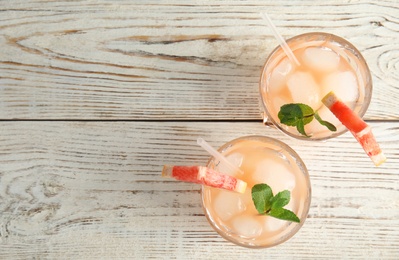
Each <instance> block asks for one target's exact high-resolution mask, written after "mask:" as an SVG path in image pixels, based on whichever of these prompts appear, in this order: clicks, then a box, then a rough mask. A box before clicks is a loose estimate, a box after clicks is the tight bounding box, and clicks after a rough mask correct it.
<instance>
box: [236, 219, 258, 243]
mask: <svg viewBox="0 0 399 260" xmlns="http://www.w3.org/2000/svg"><path fill="white" fill-rule="evenodd" d="M233 229H234V232H235V233H237V234H240V236H243V237H247V238H252V237H257V236H259V235H260V234H262V225H261V223H260V221H259V220H258V219H256V218H254V217H253V216H249V215H240V216H237V217H235V218H234V219H233Z"/></svg>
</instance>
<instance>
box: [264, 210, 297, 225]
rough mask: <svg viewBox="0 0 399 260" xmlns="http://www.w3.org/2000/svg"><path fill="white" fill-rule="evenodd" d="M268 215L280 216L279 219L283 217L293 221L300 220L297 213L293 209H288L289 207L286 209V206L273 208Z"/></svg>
mask: <svg viewBox="0 0 399 260" xmlns="http://www.w3.org/2000/svg"><path fill="white" fill-rule="evenodd" d="M267 215H269V216H272V217H275V218H278V219H282V220H287V221H292V222H297V223H299V222H300V220H299V218H298V217H297V216H296V215H295V213H294V212H292V211H291V210H288V209H284V208H277V209H271V210H270V211H269V213H268V214H267Z"/></svg>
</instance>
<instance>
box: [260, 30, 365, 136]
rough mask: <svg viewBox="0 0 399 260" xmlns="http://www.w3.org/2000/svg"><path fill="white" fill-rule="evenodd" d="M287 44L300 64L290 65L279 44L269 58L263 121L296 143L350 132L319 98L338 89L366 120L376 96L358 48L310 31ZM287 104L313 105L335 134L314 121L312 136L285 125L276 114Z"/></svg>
mask: <svg viewBox="0 0 399 260" xmlns="http://www.w3.org/2000/svg"><path fill="white" fill-rule="evenodd" d="M286 42H287V44H288V46H289V48H290V49H291V50H292V51H293V53H294V55H295V57H296V58H297V59H298V61H299V64H300V65H297V64H295V63H294V62H292V61H290V59H288V57H287V55H286V53H285V52H284V51H283V49H282V48H281V47H280V46H279V47H277V48H276V49H274V50H273V51H272V53H271V54H270V55H269V57H268V58H267V60H266V63H265V65H264V67H263V70H262V74H261V78H260V84H259V90H260V97H261V103H262V107H263V109H264V113H263V117H264V122H265V123H268V124H273V125H275V126H276V127H277V128H278V129H280V130H281V131H282V132H284V133H285V134H287V135H289V136H291V137H294V138H298V139H306V140H325V139H329V138H333V137H336V136H339V135H341V134H343V133H344V132H346V131H347V129H346V128H345V127H344V126H343V125H342V123H341V122H339V120H338V119H337V118H336V117H335V116H334V115H333V114H332V113H331V112H330V111H329V109H328V108H327V107H325V106H324V105H323V104H322V102H321V100H322V98H323V97H324V96H325V95H326V94H327V93H329V92H330V91H334V93H335V94H336V95H337V96H338V97H339V98H340V99H341V100H343V101H344V102H345V103H346V104H347V105H348V106H350V107H351V108H352V109H353V110H354V111H355V112H356V113H357V114H358V115H359V116H360V117H362V116H363V115H364V114H365V113H366V110H367V108H368V106H369V104H370V100H371V94H372V80H371V75H370V70H369V68H368V66H367V63H366V61H365V59H364V58H363V56H362V55H361V53H360V52H359V51H358V50H357V49H356V47H355V46H353V45H352V44H351V43H349V42H348V41H347V40H345V39H343V38H341V37H339V36H336V35H333V34H328V33H322V32H314V33H306V34H301V35H297V36H295V37H293V38H291V39H288V40H287V41H286ZM289 103H303V104H306V105H309V106H311V107H312V108H313V110H314V111H317V113H318V114H319V115H320V117H321V118H322V119H323V120H326V121H329V122H330V123H332V124H334V125H335V126H336V128H337V131H336V132H331V131H330V130H328V129H327V128H326V127H325V126H323V125H321V124H319V123H318V121H317V120H315V119H314V120H313V121H312V122H311V123H309V124H307V125H306V126H305V132H306V133H307V134H308V135H309V136H310V138H309V137H306V136H304V135H301V134H300V133H299V132H298V131H297V129H296V128H295V127H293V126H287V125H284V124H281V123H280V120H279V118H278V113H279V111H280V108H281V106H282V105H284V104H289Z"/></svg>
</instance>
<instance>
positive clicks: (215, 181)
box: [162, 165, 247, 193]
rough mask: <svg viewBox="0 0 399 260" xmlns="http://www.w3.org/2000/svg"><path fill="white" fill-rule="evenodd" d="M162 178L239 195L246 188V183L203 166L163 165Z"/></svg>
mask: <svg viewBox="0 0 399 260" xmlns="http://www.w3.org/2000/svg"><path fill="white" fill-rule="evenodd" d="M162 176H163V177H170V178H174V179H176V180H179V181H184V182H193V183H199V184H204V185H207V186H211V187H215V188H221V189H226V190H231V191H236V192H239V193H244V192H245V189H246V188H247V183H246V182H244V181H242V180H240V179H237V178H235V177H233V176H230V175H226V174H223V173H220V172H217V171H215V170H213V169H210V168H207V167H204V166H175V165H165V166H164V167H163V170H162Z"/></svg>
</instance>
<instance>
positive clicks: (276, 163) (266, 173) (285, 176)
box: [252, 158, 295, 194]
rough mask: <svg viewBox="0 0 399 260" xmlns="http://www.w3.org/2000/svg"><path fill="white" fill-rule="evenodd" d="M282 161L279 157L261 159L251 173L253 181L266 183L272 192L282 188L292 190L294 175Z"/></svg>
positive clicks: (275, 192) (274, 192)
mask: <svg viewBox="0 0 399 260" xmlns="http://www.w3.org/2000/svg"><path fill="white" fill-rule="evenodd" d="M283 162H284V161H283V159H281V158H273V159H265V160H263V161H262V162H260V163H259V164H258V165H257V167H256V169H255V171H254V173H253V175H252V178H253V181H254V182H255V183H266V184H267V185H269V186H270V187H271V188H272V191H273V194H277V193H278V192H280V191H283V190H289V191H292V190H293V189H294V187H295V176H294V175H293V174H292V173H291V172H290V170H289V168H288V167H287V166H285V165H284V164H283Z"/></svg>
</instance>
